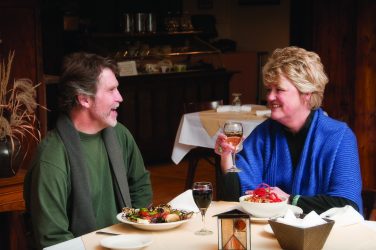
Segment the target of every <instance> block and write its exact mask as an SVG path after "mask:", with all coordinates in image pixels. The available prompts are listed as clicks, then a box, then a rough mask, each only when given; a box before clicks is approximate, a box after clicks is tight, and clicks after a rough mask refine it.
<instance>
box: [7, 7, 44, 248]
mask: <svg viewBox="0 0 376 250" xmlns="http://www.w3.org/2000/svg"><path fill="white" fill-rule="evenodd" d="M0 38H1V43H0V54H1V56H2V58H7V57H8V54H9V51H12V50H14V51H15V58H14V61H13V67H12V74H11V76H10V80H11V81H13V80H14V79H18V78H29V79H30V80H32V81H33V83H34V84H38V83H42V84H41V85H40V86H39V87H38V89H37V101H38V103H40V104H41V105H45V103H46V96H45V84H44V82H43V81H42V80H43V79H42V71H43V69H42V59H41V41H40V21H39V9H38V5H37V1H36V0H30V1H28V0H3V1H0ZM37 118H38V120H39V121H40V124H41V132H42V135H44V134H45V132H46V127H47V120H46V111H45V110H43V109H38V110H37ZM28 139H29V140H31V139H30V138H28ZM36 144H37V143H36V142H35V141H31V145H30V147H29V151H28V154H27V155H26V160H25V161H24V163H23V165H22V166H21V169H20V170H19V171H18V173H17V175H16V176H15V177H12V178H2V179H0V189H1V192H0V196H1V199H0V212H2V213H1V214H0V218H1V227H0V228H1V230H4V231H5V232H3V231H2V232H1V235H2V237H0V241H1V242H0V246H1V249H18V250H20V249H27V246H26V239H25V235H24V228H23V223H22V222H23V221H22V212H23V210H24V206H25V205H24V201H23V195H22V193H23V179H24V175H25V172H26V168H27V167H28V163H29V162H30V159H31V157H32V154H33V152H34V150H35V148H36V147H35V145H36ZM24 152H26V149H25V150H24Z"/></svg>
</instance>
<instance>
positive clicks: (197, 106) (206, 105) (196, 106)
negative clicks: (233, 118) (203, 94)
mask: <svg viewBox="0 0 376 250" xmlns="http://www.w3.org/2000/svg"><path fill="white" fill-rule="evenodd" d="M219 105H223V100H215V101H205V102H189V103H184V113H193V112H198V111H204V110H212V109H217V107H218V106H219Z"/></svg>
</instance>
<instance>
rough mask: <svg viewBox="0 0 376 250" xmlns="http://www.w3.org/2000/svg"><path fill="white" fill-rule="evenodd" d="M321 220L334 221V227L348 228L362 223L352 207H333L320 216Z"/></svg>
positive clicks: (358, 214)
mask: <svg viewBox="0 0 376 250" xmlns="http://www.w3.org/2000/svg"><path fill="white" fill-rule="evenodd" d="M320 216H321V218H325V219H329V220H334V221H335V223H334V226H337V227H338V226H348V225H352V224H357V223H360V222H362V221H364V218H363V216H362V215H361V214H360V213H358V211H356V210H355V209H354V208H353V207H352V206H349V205H346V206H344V207H334V208H331V209H329V210H327V211H325V212H323V213H322V214H320Z"/></svg>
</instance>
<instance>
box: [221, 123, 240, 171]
mask: <svg viewBox="0 0 376 250" xmlns="http://www.w3.org/2000/svg"><path fill="white" fill-rule="evenodd" d="M223 133H224V134H225V135H226V136H227V143H229V144H231V145H232V146H234V147H235V150H234V151H233V152H232V154H231V155H232V167H231V168H229V169H227V172H240V171H241V170H240V169H239V168H237V167H236V164H235V155H236V152H237V151H239V149H240V148H241V142H242V139H243V125H242V124H241V123H240V122H231V121H229V122H226V123H225V125H224V126H223Z"/></svg>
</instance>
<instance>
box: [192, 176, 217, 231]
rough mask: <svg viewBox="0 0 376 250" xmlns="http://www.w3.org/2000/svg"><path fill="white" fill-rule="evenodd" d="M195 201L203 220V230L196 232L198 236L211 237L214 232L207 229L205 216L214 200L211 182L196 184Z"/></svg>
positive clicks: (194, 188) (194, 190) (193, 192)
mask: <svg viewBox="0 0 376 250" xmlns="http://www.w3.org/2000/svg"><path fill="white" fill-rule="evenodd" d="M192 195H193V200H194V201H195V203H196V205H197V207H198V208H199V209H200V212H201V218H202V224H203V226H202V228H201V229H200V230H199V231H197V232H195V234H197V235H209V234H212V233H213V232H212V231H210V230H208V229H206V227H205V214H206V210H207V209H208V207H209V205H210V203H211V201H212V199H213V187H212V184H211V183H210V182H195V183H193V187H192Z"/></svg>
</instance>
